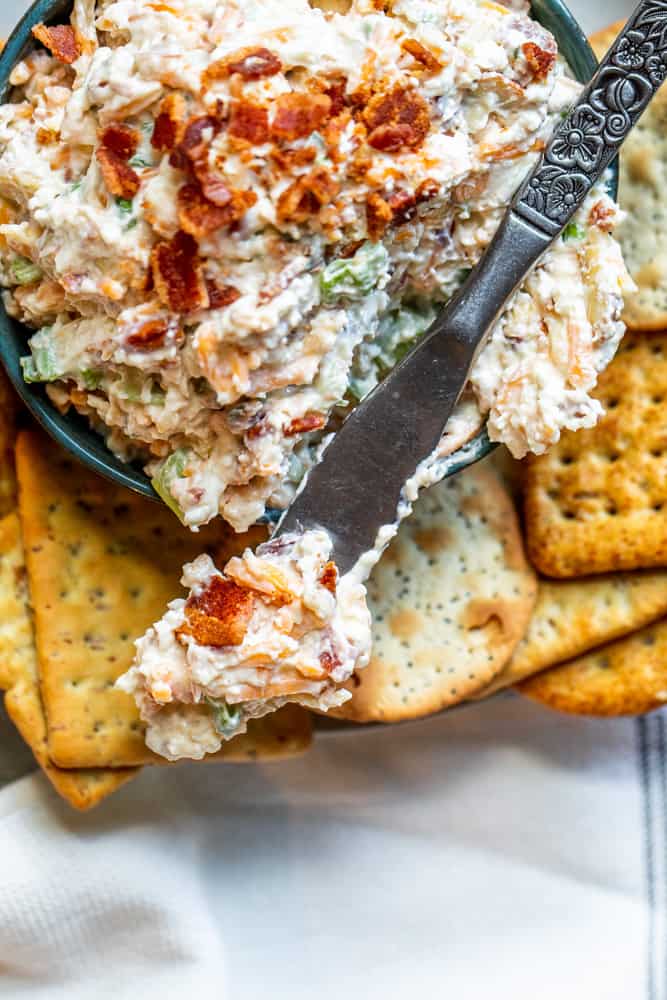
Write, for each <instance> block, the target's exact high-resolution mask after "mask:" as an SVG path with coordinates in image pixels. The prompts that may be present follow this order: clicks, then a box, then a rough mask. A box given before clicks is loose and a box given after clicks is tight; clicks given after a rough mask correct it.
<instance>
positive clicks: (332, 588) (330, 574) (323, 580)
mask: <svg viewBox="0 0 667 1000" xmlns="http://www.w3.org/2000/svg"><path fill="white" fill-rule="evenodd" d="M319 583H320V584H321V586H322V587H324V588H325V589H326V590H328V591H329V592H330V593H332V594H335V593H336V586H337V584H338V567H337V566H336V563H335V562H328V563H327V564H326V566H325V567H324V572H323V573H322V576H321V577H320V579H319Z"/></svg>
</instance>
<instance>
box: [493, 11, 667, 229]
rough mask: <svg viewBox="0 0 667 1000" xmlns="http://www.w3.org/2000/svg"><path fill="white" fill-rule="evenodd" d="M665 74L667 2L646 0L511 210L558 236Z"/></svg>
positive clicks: (601, 66) (614, 154) (607, 56)
mask: <svg viewBox="0 0 667 1000" xmlns="http://www.w3.org/2000/svg"><path fill="white" fill-rule="evenodd" d="M666 77H667V0H642V2H641V3H639V4H638V5H637V8H636V9H635V12H634V14H633V15H632V16H631V18H630V20H629V21H628V23H627V25H626V26H625V28H624V29H623V31H622V32H621V34H620V35H619V36H618V38H617V39H616V41H615V42H614V44H613V45H612V47H611V48H610V50H609V52H608V53H607V55H606V56H605V57H604V59H603V60H602V62H601V64H600V67H599V69H598V71H597V73H596V74H595V76H594V77H593V79H592V80H591V82H590V83H589V84H588V86H587V87H586V89H585V90H584V92H583V93H582V95H581V97H580V99H579V100H578V101H577V103H576V104H575V105H574V106H573V107H572V109H571V110H570V112H569V114H568V115H567V117H566V118H565V120H564V121H563V122H562V124H561V125H560V126H559V128H558V129H557V130H556V132H555V133H554V136H553V138H552V139H551V141H550V142H549V145H548V146H547V148H546V149H545V151H544V153H543V154H542V157H541V159H540V161H539V163H538V164H537V166H536V167H535V169H534V170H533V172H532V173H531V174H530V175H529V177H528V178H527V179H526V181H525V182H524V183H523V184H522V185H521V187H520V188H519V190H518V192H517V194H516V195H515V197H514V201H513V203H512V208H513V209H514V211H515V212H516V213H517V214H518V215H520V216H522V217H523V218H524V219H525V220H526V221H527V222H530V223H532V224H533V225H534V226H535V227H536V228H537V229H539V230H541V231H542V232H543V233H545V234H546V235H548V236H550V237H553V236H555V235H557V234H558V233H559V232H560V230H561V229H562V228H563V226H564V225H565V224H566V223H567V222H568V220H569V219H570V218H571V217H572V215H574V213H575V212H576V210H577V208H578V207H579V206H580V205H581V203H582V201H583V200H584V198H585V197H586V195H587V194H588V192H589V190H590V189H591V187H592V186H593V184H594V183H595V181H596V180H597V179H598V177H599V176H600V173H601V171H603V170H604V169H605V168H606V167H608V166H609V164H610V163H611V161H612V160H613V159H614V157H615V156H616V155H617V153H618V150H619V147H620V145H621V143H622V142H623V140H624V139H625V137H626V136H627V134H628V132H629V131H630V129H631V128H632V127H633V125H634V124H635V122H636V121H637V119H638V118H639V116H640V115H641V114H642V112H643V111H644V109H645V108H646V106H647V105H648V103H649V101H650V100H651V98H652V97H653V96H654V94H655V92H656V91H657V89H658V88H659V87H660V84H661V83H662V82H663V81H664V80H665V78H666Z"/></svg>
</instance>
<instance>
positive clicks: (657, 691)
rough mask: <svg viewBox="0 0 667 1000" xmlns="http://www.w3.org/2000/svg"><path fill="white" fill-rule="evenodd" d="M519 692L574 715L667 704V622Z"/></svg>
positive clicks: (557, 669) (604, 714)
mask: <svg viewBox="0 0 667 1000" xmlns="http://www.w3.org/2000/svg"><path fill="white" fill-rule="evenodd" d="M518 690H519V691H520V692H521V694H524V695H526V696H527V697H528V698H531V699H532V700H533V701H537V702H539V703H540V704H542V705H545V706H547V707H548V708H553V709H556V710H557V711H559V712H566V713H569V714H573V715H591V716H601V717H611V716H619V715H642V714H644V713H645V712H650V711H651V710H652V709H655V708H660V707H661V706H663V705H665V704H666V703H667V619H661V620H660V621H659V622H655V623H654V624H652V625H648V626H647V627H646V628H643V629H640V630H639V631H638V632H635V633H634V634H633V635H630V636H626V637H625V638H624V639H619V640H617V641H616V642H613V643H609V644H608V645H606V646H601V647H600V648H599V649H595V650H593V652H591V653H587V654H586V655H585V656H581V657H578V658H577V659H575V660H572V661H570V662H569V663H565V664H563V665H562V666H559V667H554V668H553V669H551V670H546V671H544V673H541V674H538V675H537V676H536V677H531V678H530V679H529V680H527V681H524V682H523V683H522V684H520V685H519V687H518Z"/></svg>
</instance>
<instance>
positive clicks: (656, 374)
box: [524, 332, 667, 577]
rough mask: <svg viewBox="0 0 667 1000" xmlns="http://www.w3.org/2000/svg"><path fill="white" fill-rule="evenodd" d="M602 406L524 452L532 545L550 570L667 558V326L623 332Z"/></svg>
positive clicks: (540, 564)
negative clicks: (531, 453) (597, 415)
mask: <svg viewBox="0 0 667 1000" xmlns="http://www.w3.org/2000/svg"><path fill="white" fill-rule="evenodd" d="M595 395H596V396H597V398H598V399H600V400H601V402H602V404H603V405H604V407H605V409H606V411H607V412H606V414H605V416H604V417H603V418H602V420H601V421H600V423H599V424H598V425H597V427H593V428H591V429H590V430H582V431H577V432H576V433H572V432H569V431H568V432H566V433H564V434H563V435H562V437H561V439H560V441H559V442H558V444H556V445H555V446H554V447H553V448H552V449H551V451H550V452H549V453H548V454H546V455H541V456H539V457H531V458H529V459H528V460H527V462H526V473H525V482H524V490H525V493H524V499H525V515H526V542H527V545H528V553H529V555H530V557H531V559H532V560H533V562H534V563H535V565H536V566H537V568H538V569H539V570H540V571H541V572H542V573H544V574H545V576H552V577H573V576H587V575H588V574H591V573H605V572H610V571H615V570H628V569H650V568H652V567H655V566H667V332H666V333H660V334H640V333H633V334H628V335H626V337H625V339H624V340H623V342H622V344H621V347H620V349H619V352H618V355H617V356H616V358H615V359H614V361H613V362H612V363H611V365H610V366H609V368H608V369H607V370H606V371H605V372H603V373H602V375H601V376H600V381H599V383H598V387H597V389H596V391H595Z"/></svg>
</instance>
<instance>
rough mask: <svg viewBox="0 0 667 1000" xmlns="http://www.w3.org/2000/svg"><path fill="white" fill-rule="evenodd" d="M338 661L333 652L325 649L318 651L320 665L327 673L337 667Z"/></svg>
mask: <svg viewBox="0 0 667 1000" xmlns="http://www.w3.org/2000/svg"><path fill="white" fill-rule="evenodd" d="M340 663H341V661H340V659H339V658H338V657H337V656H336V654H335V653H333V652H329V651H327V650H326V649H325V651H324V652H323V653H320V666H321V667H322V669H323V670H326V672H327V673H328V674H330V673H332V672H333V671H334V670H335V669H336V667H339V666H340Z"/></svg>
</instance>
